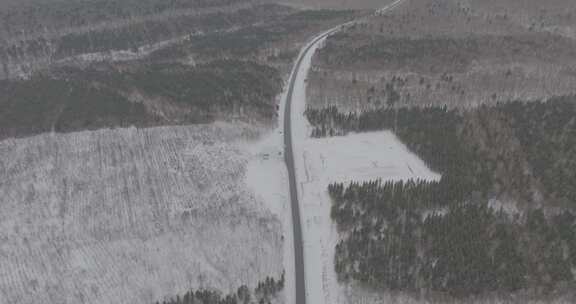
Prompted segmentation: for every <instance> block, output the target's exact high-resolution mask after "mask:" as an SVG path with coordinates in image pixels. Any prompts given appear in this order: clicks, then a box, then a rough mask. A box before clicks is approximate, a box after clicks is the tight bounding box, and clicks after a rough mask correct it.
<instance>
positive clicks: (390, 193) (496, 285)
mask: <svg viewBox="0 0 576 304" xmlns="http://www.w3.org/2000/svg"><path fill="white" fill-rule="evenodd" d="M436 186H437V185H436V184H435V183H429V182H423V181H412V180H410V181H407V182H397V183H392V182H386V183H381V182H379V181H374V182H366V183H363V184H359V183H352V184H351V185H349V186H344V185H343V184H333V185H330V187H329V192H330V195H331V197H332V200H333V203H334V204H333V207H332V217H333V219H334V220H336V222H337V224H338V228H339V230H340V231H341V232H343V233H344V234H343V235H345V237H344V238H343V240H342V241H340V243H339V244H338V245H337V247H336V260H335V267H336V271H337V273H338V274H339V278H340V279H341V280H349V279H354V280H358V281H360V282H364V283H367V284H370V285H372V286H375V287H378V288H383V289H386V290H395V291H405V292H409V293H416V294H427V293H430V292H443V293H447V294H450V295H452V296H454V297H469V296H479V295H482V294H486V293H494V292H495V293H498V294H502V295H507V296H510V295H511V294H513V293H514V292H518V291H520V290H522V289H527V290H529V291H530V293H533V294H537V295H540V296H543V295H548V294H550V293H551V292H553V291H557V290H558V289H563V288H565V287H566V286H572V285H569V284H572V283H573V281H574V276H573V274H572V271H571V269H573V268H574V266H576V264H575V263H576V226H575V225H576V217H575V216H574V213H573V212H570V211H564V212H560V213H554V214H546V213H545V211H544V210H543V209H534V210H530V211H527V212H526V213H524V214H523V215H521V216H511V215H508V214H506V213H505V212H504V211H502V210H498V209H495V208H491V207H489V205H488V203H487V201H486V200H482V199H476V200H470V201H466V202H462V203H456V204H452V205H450V206H446V207H444V208H431V207H430V205H431V201H432V202H433V200H435V199H437V196H436V195H435V193H436V192H437V187H436Z"/></svg>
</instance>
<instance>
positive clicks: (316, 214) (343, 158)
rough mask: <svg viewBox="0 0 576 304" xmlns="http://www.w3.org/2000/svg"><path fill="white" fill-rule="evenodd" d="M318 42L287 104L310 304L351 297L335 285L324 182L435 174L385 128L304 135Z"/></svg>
mask: <svg viewBox="0 0 576 304" xmlns="http://www.w3.org/2000/svg"><path fill="white" fill-rule="evenodd" d="M322 44H323V41H320V42H319V43H317V44H316V45H315V47H314V48H313V50H312V51H311V52H309V53H308V54H307V56H305V57H304V60H303V63H302V66H301V67H300V70H299V71H298V75H297V79H296V84H295V90H294V96H293V101H292V105H291V106H292V113H293V114H292V116H293V117H292V120H293V121H292V129H293V130H292V134H293V145H294V153H295V156H294V158H295V160H294V161H295V166H296V174H297V177H296V178H297V183H298V184H299V188H298V195H299V203H300V205H301V212H302V222H303V223H302V224H303V227H302V229H303V233H304V255H305V269H306V288H307V301H308V303H314V304H338V303H350V300H352V298H350V297H349V296H348V294H349V293H350V292H349V291H350V288H351V287H350V286H341V285H340V284H339V283H338V282H337V280H336V273H335V271H334V248H335V246H336V243H337V241H338V233H337V231H336V227H335V224H334V223H333V222H332V220H331V219H330V206H331V202H330V198H329V196H328V192H327V186H328V184H330V183H332V182H350V181H364V180H373V179H378V178H381V179H383V180H400V179H407V178H415V179H417V178H420V179H427V180H435V179H438V178H439V177H440V176H439V175H438V174H435V173H434V172H431V171H430V170H429V169H428V168H427V167H426V166H425V165H424V163H423V162H422V161H421V160H420V159H418V157H416V156H415V155H414V154H412V153H411V152H410V151H408V149H407V148H406V147H405V146H404V145H403V144H402V143H401V142H400V141H399V140H398V139H397V138H396V136H394V134H392V133H391V132H388V131H384V132H374V133H364V134H351V135H349V136H345V137H335V138H323V139H312V138H310V136H309V134H310V132H311V128H310V126H309V124H308V122H307V120H306V118H305V116H304V110H305V108H306V93H305V91H306V77H307V74H308V71H309V69H310V63H311V60H312V55H313V53H314V51H315V49H317V48H318V47H320V46H321V45H322ZM346 289H348V291H347V290H346ZM352 303H354V302H352Z"/></svg>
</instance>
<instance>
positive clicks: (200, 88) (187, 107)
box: [0, 60, 282, 138]
mask: <svg viewBox="0 0 576 304" xmlns="http://www.w3.org/2000/svg"><path fill="white" fill-rule="evenodd" d="M281 87H282V80H281V78H280V75H279V73H278V71H277V70H275V69H273V68H270V67H268V66H264V65H261V64H257V63H255V62H244V61H233V60H222V61H213V62H210V63H207V64H203V65H197V66H186V65H179V64H172V65H155V64H149V65H147V64H145V65H142V66H138V67H137V68H135V69H133V70H128V71H124V70H122V69H121V68H114V67H111V66H96V67H94V68H88V69H82V70H80V69H75V68H72V69H63V70H58V71H55V72H53V73H50V74H48V75H38V76H35V77H33V78H32V79H30V80H3V81H0V92H1V93H0V96H1V97H0V105H1V106H2V108H3V109H4V110H3V111H2V112H1V114H0V125H1V129H2V132H1V134H0V137H4V138H5V137H14V136H23V135H29V134H37V133H42V132H51V131H54V132H69V131H77V130H85V129H98V128H107V127H116V126H124V127H127V126H131V125H134V126H154V125H163V124H164V125H165V124H185V123H205V122H211V121H214V120H216V119H230V118H234V119H241V120H245V121H250V120H255V121H258V122H261V123H270V122H271V121H272V119H273V118H274V113H275V111H276V109H275V105H274V101H275V100H274V98H275V96H276V95H277V94H278V93H279V92H280V90H281ZM148 100H149V101H148ZM155 100H156V101H155Z"/></svg>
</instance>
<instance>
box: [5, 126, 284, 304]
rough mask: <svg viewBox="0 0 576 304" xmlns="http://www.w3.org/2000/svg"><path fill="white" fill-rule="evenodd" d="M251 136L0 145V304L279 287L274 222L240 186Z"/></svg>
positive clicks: (152, 133) (163, 132)
mask: <svg viewBox="0 0 576 304" xmlns="http://www.w3.org/2000/svg"><path fill="white" fill-rule="evenodd" d="M257 135H259V130H258V128H256V127H251V126H248V125H241V124H234V125H231V124H226V123H216V124H212V125H203V126H187V127H161V128H152V129H143V130H137V129H134V128H130V129H117V130H99V131H90V132H78V133H70V134H58V135H52V134H44V135H40V136H35V137H30V138H25V139H9V140H4V141H2V142H0V240H1V242H0V303H43V304H45V303H54V304H56V303H57V304H61V303H71V304H72V303H139V304H140V303H153V302H154V301H156V300H160V299H162V298H163V297H167V296H169V297H171V296H175V295H177V294H182V293H183V292H184V291H187V290H188V289H189V288H201V287H205V288H218V289H220V290H221V291H223V292H228V291H230V290H231V289H232V288H237V287H239V286H240V285H242V284H248V285H251V286H253V285H254V284H256V283H257V282H258V281H259V280H261V279H264V278H265V277H266V276H273V277H279V276H280V275H281V273H282V271H283V265H282V259H283V257H282V255H283V252H282V227H281V222H280V221H279V219H278V217H277V215H275V214H274V213H272V212H270V211H269V210H268V208H267V205H265V204H264V202H263V199H267V197H256V196H255V195H254V193H253V192H252V191H251V190H250V188H249V187H247V185H246V183H245V179H246V169H247V166H248V164H249V163H250V161H252V160H254V158H255V157H257V156H255V154H254V153H253V151H252V150H250V149H249V148H248V147H249V146H248V145H247V144H246V142H247V141H248V140H253V139H254V138H255V137H256V136H257ZM216 139H218V140H216Z"/></svg>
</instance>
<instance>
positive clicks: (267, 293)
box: [156, 274, 284, 304]
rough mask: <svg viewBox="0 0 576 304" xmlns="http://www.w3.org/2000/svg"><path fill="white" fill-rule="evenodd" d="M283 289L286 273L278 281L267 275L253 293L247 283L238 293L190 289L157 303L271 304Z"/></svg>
mask: <svg viewBox="0 0 576 304" xmlns="http://www.w3.org/2000/svg"><path fill="white" fill-rule="evenodd" d="M282 289H284V274H282V276H281V277H280V279H279V280H278V281H276V280H275V279H274V278H272V277H267V278H266V279H265V280H264V281H261V282H259V283H258V286H256V289H255V290H254V292H252V293H251V292H250V289H249V288H248V287H247V286H246V285H242V286H240V287H239V288H238V290H237V291H236V293H231V294H228V295H226V296H222V294H221V293H220V292H218V291H215V290H206V289H200V290H196V291H194V290H190V291H188V292H187V293H186V294H184V295H183V296H182V297H180V296H176V297H175V298H172V299H170V300H166V301H162V302H156V304H200V303H201V304H251V303H255V304H270V303H271V300H272V299H274V298H275V297H276V296H277V294H278V292H280V291H281V290H282Z"/></svg>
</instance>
